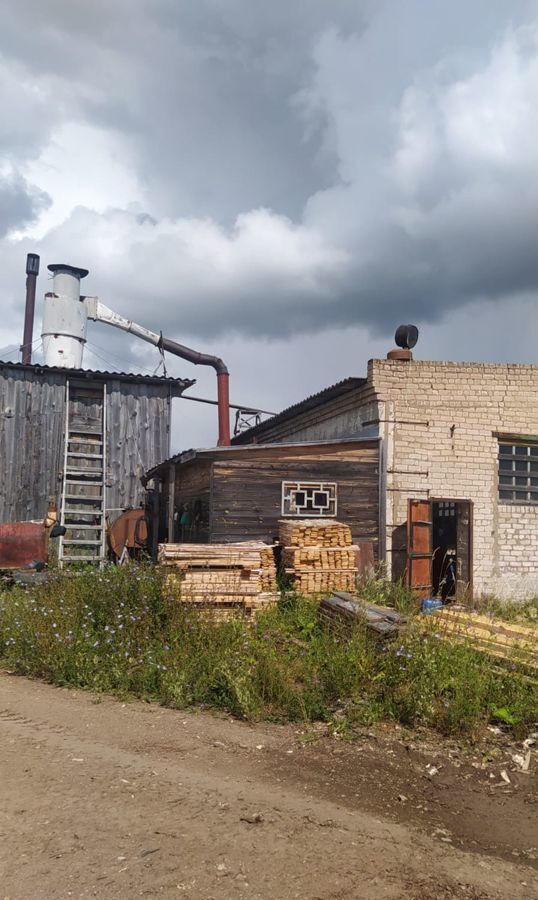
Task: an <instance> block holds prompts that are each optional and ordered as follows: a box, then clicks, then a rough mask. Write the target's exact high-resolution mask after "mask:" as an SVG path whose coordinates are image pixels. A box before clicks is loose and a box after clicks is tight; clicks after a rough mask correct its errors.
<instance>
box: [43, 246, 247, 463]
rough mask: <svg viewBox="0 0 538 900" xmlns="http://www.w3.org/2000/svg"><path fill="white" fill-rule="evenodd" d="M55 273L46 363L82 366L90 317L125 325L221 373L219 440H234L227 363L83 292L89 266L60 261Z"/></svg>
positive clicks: (46, 324)
mask: <svg viewBox="0 0 538 900" xmlns="http://www.w3.org/2000/svg"><path fill="white" fill-rule="evenodd" d="M48 269H49V272H52V291H50V292H49V293H47V294H45V308H44V311H43V328H42V333H41V336H42V339H43V354H44V361H45V365H46V366H61V367H62V368H64V369H80V368H81V366H82V357H83V354H84V344H85V343H86V331H87V326H88V319H92V320H93V321H95V322H104V323H105V324H107V325H113V326H114V327H115V328H121V330H122V331H127V332H129V333H130V334H133V335H135V336H136V337H138V338H141V340H143V341H147V342H148V343H149V344H153V345H154V346H155V347H159V349H160V350H167V351H168V353H173V354H174V355H175V356H179V357H181V359H186V360H187V361H188V362H190V363H193V364H194V365H195V366H212V368H213V369H215V372H216V373H217V405H218V414H219V439H218V444H219V446H221V447H224V446H228V445H229V443H230V400H229V377H230V376H229V373H228V369H227V367H226V364H225V363H224V362H223V360H222V359H220V357H218V356H210V355H208V354H207V353H199V352H198V351H197V350H191V349H190V347H185V346H184V345H183V344H178V343H176V341H172V340H170V338H166V337H163V335H162V334H157V333H156V332H154V331H150V330H149V329H148V328H144V326H143V325H137V324H136V322H132V321H131V320H130V319H124V318H123V316H120V315H118V313H115V312H113V310H111V309H109V308H108V307H107V306H105V305H104V304H103V303H101V302H100V300H99V299H98V298H97V297H83V296H81V295H80V281H81V279H82V278H85V277H86V275H87V274H88V270H87V269H78V268H76V267H75V266H68V265H65V264H63V263H57V264H54V265H51V266H49V267H48Z"/></svg>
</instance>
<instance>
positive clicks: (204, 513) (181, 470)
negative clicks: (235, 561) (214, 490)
mask: <svg viewBox="0 0 538 900" xmlns="http://www.w3.org/2000/svg"><path fill="white" fill-rule="evenodd" d="M210 485H211V462H209V461H207V462H205V461H201V460H196V461H193V462H192V463H191V464H187V465H185V466H177V467H175V491H174V504H175V509H176V511H177V513H178V516H180V515H181V511H182V508H183V507H184V506H185V504H187V505H188V509H189V515H190V520H191V521H190V525H189V526H188V527H185V528H181V526H180V524H179V522H178V523H177V524H176V528H175V534H174V540H176V539H177V540H181V541H191V542H194V543H201V544H204V543H207V542H208V541H209V537H210V535H209V505H210Z"/></svg>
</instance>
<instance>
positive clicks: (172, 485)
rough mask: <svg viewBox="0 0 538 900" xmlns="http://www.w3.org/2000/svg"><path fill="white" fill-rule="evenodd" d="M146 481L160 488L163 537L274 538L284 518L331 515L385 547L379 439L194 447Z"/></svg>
mask: <svg viewBox="0 0 538 900" xmlns="http://www.w3.org/2000/svg"><path fill="white" fill-rule="evenodd" d="M144 480H145V482H146V483H147V484H149V485H153V488H154V497H155V498H156V503H155V506H154V508H155V523H157V522H158V527H156V528H155V534H156V535H158V537H159V539H160V540H174V541H176V540H180V541H193V542H211V543H218V542H233V541H241V540H262V541H268V542H271V541H272V540H273V539H274V537H275V536H276V535H277V534H278V524H277V523H278V520H279V519H281V518H282V517H286V516H288V515H289V516H291V517H300V516H305V517H308V518H312V517H314V516H317V515H319V516H327V515H329V516H335V517H338V518H339V519H342V521H344V522H346V523H347V524H348V525H349V526H350V527H351V530H352V534H353V539H354V541H356V542H358V541H371V542H372V543H373V545H374V547H375V548H377V542H378V534H379V442H378V441H377V440H364V439H359V440H351V441H346V440H342V441H333V442H328V443H289V444H279V445H267V446H265V445H262V444H257V445H250V446H246V447H220V448H215V449H211V450H191V451H188V452H186V453H180V454H178V455H177V456H174V457H172V459H169V460H167V461H166V462H164V463H161V464H160V465H158V466H156V467H155V468H153V469H151V470H150V471H148V473H147V475H146V476H145V479H144ZM375 553H377V550H376V551H375Z"/></svg>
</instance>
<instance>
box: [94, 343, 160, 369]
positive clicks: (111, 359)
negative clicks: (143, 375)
mask: <svg viewBox="0 0 538 900" xmlns="http://www.w3.org/2000/svg"><path fill="white" fill-rule="evenodd" d="M86 343H87V346H88V347H89V348H90V350H91V351H92V353H93V355H94V356H96V357H97V358H98V359H100V360H101V362H104V363H105V365H107V366H112V368H113V369H114V368H116V367H117V366H118V365H119V366H121V367H122V368H123V369H126V370H128V369H129V367H130V365H131V363H128V362H127V361H126V360H125V359H121V357H119V356H116V355H115V354H114V353H110V351H109V350H105V348H104V347H100V346H99V345H98V344H94V343H93V341H87V342H86ZM98 350H101V351H102V353H106V354H108V358H105V357H104V356H101V354H100V353H98V352H97V351H98ZM159 365H160V362H159ZM138 368H140V369H142V370H144V371H145V372H147V373H148V375H151V374H152V370H151V369H150V368H148V367H147V366H139V367H138Z"/></svg>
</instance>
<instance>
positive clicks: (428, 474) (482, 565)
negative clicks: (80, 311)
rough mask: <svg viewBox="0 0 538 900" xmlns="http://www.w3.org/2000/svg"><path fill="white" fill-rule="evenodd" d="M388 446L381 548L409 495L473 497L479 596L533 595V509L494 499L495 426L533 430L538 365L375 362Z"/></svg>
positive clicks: (398, 539)
mask: <svg viewBox="0 0 538 900" xmlns="http://www.w3.org/2000/svg"><path fill="white" fill-rule="evenodd" d="M368 380H369V383H370V384H371V386H372V388H373V390H374V392H375V394H376V397H377V400H378V404H379V419H380V425H379V429H380V435H381V436H382V437H383V438H384V444H385V469H386V475H385V477H386V523H387V534H386V556H387V565H388V566H389V568H392V569H394V570H395V571H396V570H397V568H398V557H399V555H401V549H400V548H401V547H402V534H403V531H404V529H405V522H406V519H407V501H408V499H409V498H421V497H425V498H426V497H434V498H443V499H460V500H463V499H465V500H472V501H473V504H474V532H473V544H474V551H473V558H474V566H473V570H474V590H475V595H476V594H478V595H479V594H485V593H487V594H494V595H496V596H500V597H513V598H514V599H522V598H523V597H526V596H532V595H536V594H538V507H536V506H531V505H517V506H516V505H509V504H506V503H502V502H500V501H499V499H498V483H497V452H498V438H497V433H505V434H507V435H508V434H509V435H528V436H529V435H534V436H538V367H536V366H525V365H497V364H495V365H493V364H478V363H449V362H421V361H413V362H409V363H402V362H397V361H393V360H372V361H371V362H370V363H369V370H368Z"/></svg>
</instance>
